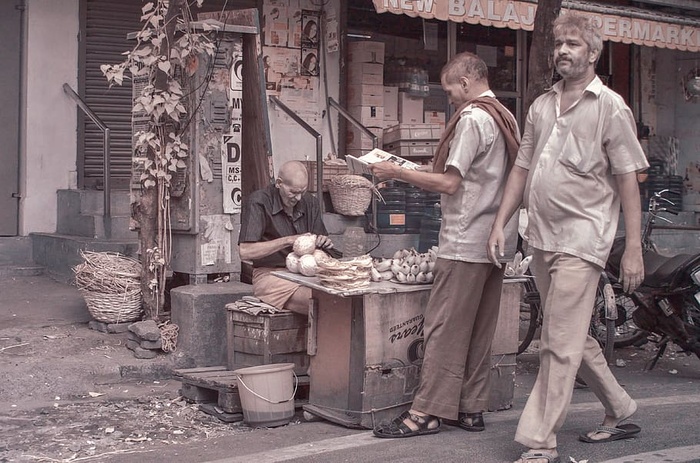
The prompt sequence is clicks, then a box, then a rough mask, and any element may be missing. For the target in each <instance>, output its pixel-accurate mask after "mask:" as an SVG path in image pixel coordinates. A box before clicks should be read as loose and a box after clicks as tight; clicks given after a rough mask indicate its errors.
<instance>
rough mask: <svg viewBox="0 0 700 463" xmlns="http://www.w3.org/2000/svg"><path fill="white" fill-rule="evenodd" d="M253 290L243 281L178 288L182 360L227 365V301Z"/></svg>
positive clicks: (174, 307)
mask: <svg viewBox="0 0 700 463" xmlns="http://www.w3.org/2000/svg"><path fill="white" fill-rule="evenodd" d="M252 294H253V287H252V286H251V285H248V284H245V283H240V282H229V283H213V284H202V285H187V286H179V287H177V288H174V289H173V290H172V291H171V292H170V297H171V309H170V310H171V322H172V323H173V324H175V325H177V326H178V327H179V331H178V336H177V351H176V352H177V353H178V354H179V355H180V356H182V357H183V358H182V359H181V360H182V361H183V362H184V363H187V364H188V365H192V366H193V367H207V366H216V365H226V359H227V357H226V346H227V342H226V318H227V317H226V316H227V310H226V304H228V303H229V302H234V301H236V300H238V299H240V298H241V297H243V296H247V295H252Z"/></svg>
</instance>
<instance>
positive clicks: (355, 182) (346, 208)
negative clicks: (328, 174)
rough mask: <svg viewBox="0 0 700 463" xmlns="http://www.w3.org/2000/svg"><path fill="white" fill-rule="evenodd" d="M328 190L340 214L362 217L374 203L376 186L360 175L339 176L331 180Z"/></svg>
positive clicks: (334, 206) (334, 207)
mask: <svg viewBox="0 0 700 463" xmlns="http://www.w3.org/2000/svg"><path fill="white" fill-rule="evenodd" d="M328 190H329V191H330V193H331V203H333V209H335V211H336V212H337V213H338V214H342V215H347V216H360V215H364V213H365V211H366V210H367V208H368V207H369V204H370V202H372V192H373V191H374V185H373V184H372V182H370V181H369V180H367V179H366V178H364V177H362V176H360V175H339V176H337V177H333V178H332V179H331V180H330V182H329V185H328Z"/></svg>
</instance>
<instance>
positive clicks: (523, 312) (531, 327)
mask: <svg viewBox="0 0 700 463" xmlns="http://www.w3.org/2000/svg"><path fill="white" fill-rule="evenodd" d="M519 316H520V326H521V327H522V329H521V330H520V331H521V332H522V331H523V330H524V334H522V335H520V336H519V339H520V343H519V344H518V354H522V353H523V352H525V350H526V349H527V348H528V347H529V346H530V343H531V342H532V339H533V338H534V337H535V332H536V331H537V328H539V326H540V325H541V324H542V311H541V310H540V293H539V292H537V287H536V286H535V282H534V280H532V279H531V278H528V279H526V280H525V282H524V283H523V297H522V300H521V302H520V314H519Z"/></svg>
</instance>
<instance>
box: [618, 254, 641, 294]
mask: <svg viewBox="0 0 700 463" xmlns="http://www.w3.org/2000/svg"><path fill="white" fill-rule="evenodd" d="M643 281H644V260H643V258H642V251H641V248H640V249H637V250H630V249H626V250H625V252H624V254H622V261H620V283H622V289H623V290H624V291H625V292H626V293H627V294H631V293H633V292H634V290H635V289H637V288H638V287H639V286H640V285H641V284H642V282H643Z"/></svg>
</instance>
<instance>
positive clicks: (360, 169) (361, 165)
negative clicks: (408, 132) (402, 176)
mask: <svg viewBox="0 0 700 463" xmlns="http://www.w3.org/2000/svg"><path fill="white" fill-rule="evenodd" d="M382 161H389V162H393V163H394V164H398V165H399V166H401V167H403V168H404V169H413V170H416V169H418V168H419V167H420V166H419V165H418V164H416V163H415V162H411V161H409V160H408V159H404V158H402V157H400V156H396V155H395V154H391V153H387V152H386V151H384V150H381V149H379V148H375V149H373V150H372V151H370V152H369V153H367V154H363V155H362V156H360V157H359V158H356V157H355V156H352V155H350V154H348V155H346V156H345V162H347V164H348V169H349V170H350V172H352V173H353V174H357V175H362V174H367V175H372V171H371V170H370V168H369V166H370V164H374V163H375V162H382Z"/></svg>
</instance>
